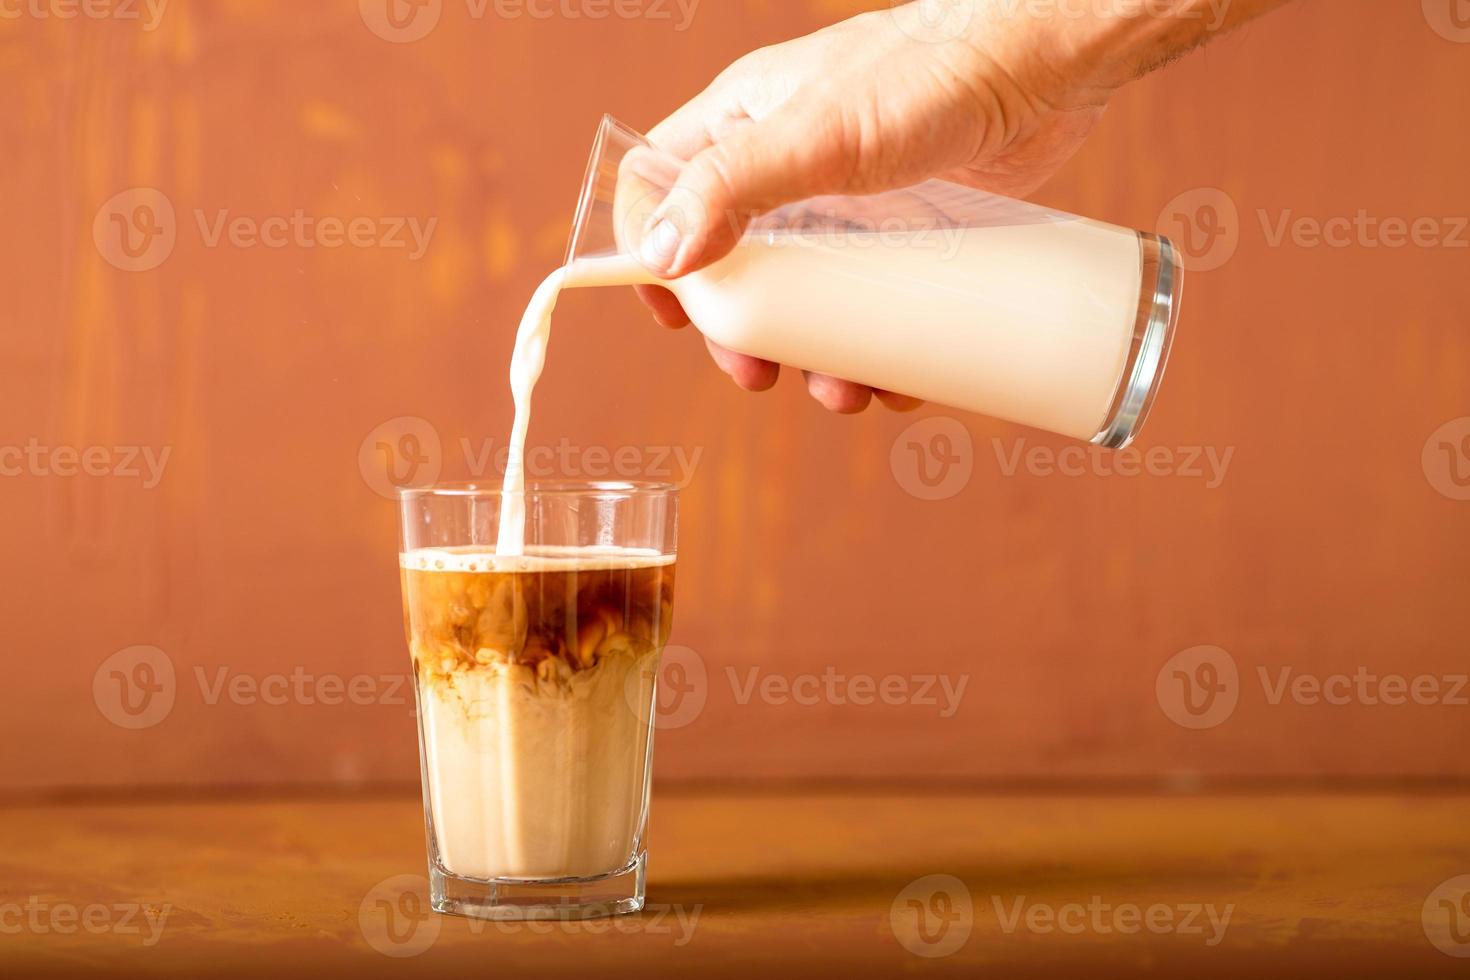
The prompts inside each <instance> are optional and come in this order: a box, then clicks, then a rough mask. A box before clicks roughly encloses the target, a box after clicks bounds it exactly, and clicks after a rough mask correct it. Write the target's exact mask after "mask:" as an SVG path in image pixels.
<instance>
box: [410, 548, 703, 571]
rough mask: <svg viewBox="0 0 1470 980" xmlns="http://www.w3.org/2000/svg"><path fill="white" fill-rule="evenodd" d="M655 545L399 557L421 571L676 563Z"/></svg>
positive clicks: (445, 551) (436, 551) (423, 552)
mask: <svg viewBox="0 0 1470 980" xmlns="http://www.w3.org/2000/svg"><path fill="white" fill-rule="evenodd" d="M674 558H675V556H674V555H665V554H661V553H659V552H658V551H657V550H655V549H653V548H618V547H614V546H612V545H591V546H585V547H569V546H555V545H544V546H534V547H532V548H530V549H528V550H527V553H526V554H522V555H497V554H496V553H495V549H494V548H492V547H484V546H477V545H472V546H469V547H463V548H416V549H414V550H413V551H408V552H404V553H402V554H400V555H399V556H398V564H399V567H401V568H407V569H410V570H412V571H420V572H460V573H464V572H498V573H502V574H503V573H506V572H598V571H618V570H621V569H631V568H655V567H658V566H661V565H672V564H674Z"/></svg>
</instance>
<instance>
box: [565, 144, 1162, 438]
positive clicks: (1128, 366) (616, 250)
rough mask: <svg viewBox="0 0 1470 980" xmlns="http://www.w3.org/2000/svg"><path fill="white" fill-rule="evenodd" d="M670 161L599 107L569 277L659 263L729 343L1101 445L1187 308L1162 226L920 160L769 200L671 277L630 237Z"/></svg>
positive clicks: (665, 190) (1140, 409)
mask: <svg viewBox="0 0 1470 980" xmlns="http://www.w3.org/2000/svg"><path fill="white" fill-rule="evenodd" d="M681 166H682V163H681V162H680V161H679V160H677V159H675V158H672V157H670V156H668V155H666V154H663V153H662V152H661V151H659V150H657V149H655V148H653V147H652V146H651V145H650V144H649V143H648V141H647V140H646V139H644V138H643V137H642V136H641V135H639V134H638V133H636V132H635V131H633V130H632V129H630V128H628V127H627V126H625V125H623V124H621V123H619V122H618V121H616V120H615V119H613V118H611V117H605V118H604V119H603V122H602V127H601V129H600V131H599V132H598V136H597V142H596V144H595V146H594V148H593V153H592V159H591V162H590V164H589V166H588V170H587V177H586V180H585V183H584V186H583V188H582V195H581V200H580V202H579V204H578V208H577V217H576V221H575V222H574V227H573V232H572V239H571V244H570V246H569V248H568V257H567V270H566V272H567V285H611V284H620V283H655V282H656V283H659V284H661V285H664V286H667V287H668V288H670V289H672V290H673V291H674V293H675V294H676V295H677V296H678V297H679V300H680V302H681V303H682V304H683V306H684V309H685V310H686V311H687V312H688V313H689V315H690V317H691V318H692V319H693V321H694V324H695V326H696V327H698V328H699V330H700V331H702V332H703V333H704V334H705V335H707V336H708V337H710V338H711V339H712V340H714V341H715V342H716V343H718V344H721V345H722V346H724V347H727V348H729V349H730V350H734V351H738V352H740V353H743V354H750V355H752V356H755V357H761V358H764V359H766V360H771V361H777V362H780V363H782V364H787V365H791V366H792V367H796V368H802V369H805V370H810V371H816V372H819V373H821V374H828V375H833V376H835V377H839V378H846V379H848V380H851V381H856V382H859V383H862V384H866V385H870V386H872V387H874V388H880V389H883V390H886V391H893V392H898V393H900V394H905V395H912V396H914V397H917V398H922V399H924V400H925V401H929V402H934V403H937V404H940V405H946V406H950V407H952V408H957V409H963V410H966V411H972V412H978V413H980V414H983V415H990V416H994V417H996V418H1001V419H1007V420H1009V421H1012V422H1019V423H1022V424H1025V425H1031V426H1035V427H1037V428H1040V429H1046V430H1048V431H1051V432H1056V433H1060V434H1062V435H1067V436H1072V437H1074V438H1077V439H1082V440H1087V441H1089V442H1093V443H1097V444H1099V445H1102V446H1108V447H1114V448H1116V447H1121V446H1126V445H1127V444H1128V443H1130V442H1131V441H1132V440H1133V438H1134V437H1135V436H1136V435H1137V434H1138V431H1139V429H1140V428H1141V427H1142V425H1143V422H1144V419H1145V417H1146V416H1147V414H1148V410H1149V408H1150V406H1151V405H1152V403H1153V399H1154V395H1155V393H1156V392H1157V391H1158V387H1159V382H1160V381H1161V379H1162V378H1163V374H1164V366H1165V363H1166V361H1167V359H1168V354H1169V344H1170V340H1171V338H1172V335H1173V332H1174V326H1175V323H1176V322H1177V319H1178V315H1179V300H1180V290H1181V286H1182V269H1181V268H1180V266H1179V264H1178V259H1177V253H1176V251H1175V249H1174V247H1173V245H1172V244H1171V243H1170V242H1169V240H1168V239H1167V238H1163V237H1160V236H1158V235H1152V234H1148V233H1146V232H1138V231H1131V230H1128V229H1125V228H1119V227H1116V226H1113V225H1108V224H1103V223H1101V222H1097V221H1092V220H1089V219H1087V218H1080V217H1077V216H1075V215H1070V214H1065V213H1062V212H1059V211H1052V210H1049V209H1046V208H1042V207H1038V206H1035V205H1032V204H1027V203H1024V202H1021V201H1014V200H1011V199H1009V198H1004V197H999V196H996V195H992V194H986V193H983V192H980V191H976V190H972V189H970V188H967V187H963V186H960V185H958V184H953V183H949V182H947V181H941V180H931V181H928V182H926V183H923V184H919V185H916V186H914V187H910V188H907V189H904V190H899V191H891V192H888V193H883V194H875V195H870V196H863V197H820V198H812V199H809V200H806V201H802V202H800V203H798V204H795V205H790V206H787V207H783V208H780V209H778V210H776V211H772V212H770V213H767V214H764V215H762V216H760V217H759V218H757V219H756V220H755V221H754V222H753V223H752V224H751V226H750V228H749V230H748V231H747V233H746V235H745V237H744V238H743V239H742V240H741V242H740V244H739V245H738V246H737V247H736V248H735V250H734V252H733V253H732V254H731V255H730V256H728V257H727V258H725V259H723V260H721V261H720V262H718V263H716V264H715V265H713V266H711V267H709V268H708V269H705V270H702V271H700V272H697V273H694V274H691V275H688V276H685V277H683V278H681V279H677V280H673V281H671V282H664V281H662V280H659V279H657V278H656V277H655V276H653V275H652V274H651V273H649V272H648V271H647V270H646V269H644V268H643V266H642V264H641V263H640V262H639V261H638V259H637V256H638V254H639V247H640V245H641V240H642V236H643V233H644V231H645V227H646V225H647V224H648V218H649V215H650V214H651V213H652V212H653V211H654V209H655V208H657V207H659V205H660V204H662V203H663V202H664V200H665V198H666V197H667V196H668V195H669V193H670V188H672V187H673V186H674V185H675V182H676V180H677V177H678V174H679V170H680V168H681ZM669 205H670V207H673V208H679V207H686V208H689V207H697V206H698V202H684V201H679V200H673V201H670V202H669Z"/></svg>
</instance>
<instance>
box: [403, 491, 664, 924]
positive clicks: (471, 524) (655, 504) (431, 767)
mask: <svg viewBox="0 0 1470 980" xmlns="http://www.w3.org/2000/svg"><path fill="white" fill-rule="evenodd" d="M501 497H502V491H501V490H500V489H499V488H495V489H485V488H480V487H475V486H463V487H441V488H433V489H425V490H419V489H411V490H404V491H402V494H401V509H402V537H403V547H402V552H401V554H400V558H399V564H400V570H401V577H402V582H403V608H404V624H405V629H406V632H407V636H408V644H409V650H410V653H411V655H412V658H413V665H414V671H415V676H416V687H417V696H418V718H419V746H420V764H421V767H422V773H423V791H424V817H425V828H426V833H427V838H428V852H429V881H430V892H431V898H432V902H433V906H434V908H435V909H436V910H437V911H440V912H452V913H457V914H462V915H472V916H478V917H484V918H497V919H525V918H560V919H579V918H588V917H592V916H598V915H608V914H614V913H618V912H631V911H636V910H638V909H641V908H642V907H643V893H644V876H645V867H646V861H647V852H646V832H647V825H648V799H649V766H650V762H651V758H652V749H653V739H652V734H653V713H654V708H655V679H656V673H657V667H658V661H659V655H660V653H661V651H662V649H663V646H664V643H665V642H666V641H667V639H668V634H669V628H670V625H671V622H672V619H671V615H672V608H673V595H674V567H675V564H674V563H675V541H676V534H677V501H676V491H675V489H674V488H673V487H671V486H666V485H661V484H631V483H596V484H561V485H539V486H538V485H532V486H529V487H527V488H526V490H525V491H524V499H523V501H520V502H518V506H516V507H515V508H513V510H514V511H515V512H517V513H523V514H524V521H525V533H524V543H523V546H522V547H521V548H520V549H518V550H519V552H520V553H518V554H514V555H506V554H504V553H503V552H499V553H498V552H497V548H496V542H497V537H498V531H499V526H498V525H499V521H500V518H501V514H502V510H503V508H502V499H501ZM519 504H523V505H524V506H523V507H522V506H519Z"/></svg>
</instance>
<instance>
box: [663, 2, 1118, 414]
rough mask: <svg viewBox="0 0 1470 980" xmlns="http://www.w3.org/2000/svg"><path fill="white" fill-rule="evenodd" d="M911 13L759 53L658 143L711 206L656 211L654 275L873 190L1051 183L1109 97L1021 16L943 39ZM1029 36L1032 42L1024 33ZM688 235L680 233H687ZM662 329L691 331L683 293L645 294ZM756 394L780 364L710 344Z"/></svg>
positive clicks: (841, 396)
mask: <svg viewBox="0 0 1470 980" xmlns="http://www.w3.org/2000/svg"><path fill="white" fill-rule="evenodd" d="M917 16H918V11H917V9H916V8H915V7H914V5H909V6H908V7H899V8H896V9H895V10H891V11H880V12H876V13H871V14H865V15H862V16H859V17H855V18H853V19H851V20H847V21H843V22H841V23H838V24H836V25H834V26H832V27H829V28H826V29H825V30H821V31H818V32H817V33H815V34H812V35H809V36H807V37H803V38H798V39H796V40H794V41H789V42H787V43H784V44H779V45H776V46H774V47H769V48H763V49H761V50H758V51H755V52H753V53H752V54H750V55H747V56H746V57H744V58H741V59H740V60H739V61H737V62H735V63H734V64H733V65H731V66H730V67H729V68H728V69H727V70H726V71H724V72H723V73H722V74H721V75H720V76H719V77H718V78H717V79H715V81H714V83H713V84H712V85H711V86H710V87H709V88H708V89H706V90H705V91H704V92H703V93H701V94H700V95H699V96H698V97H696V98H695V99H694V100H692V101H691V102H689V103H688V104H687V105H685V106H684V107H683V108H681V109H679V110H678V111H677V112H675V113H674V114H673V115H672V116H670V117H669V118H668V119H666V120H664V121H663V122H662V123H660V124H659V125H658V126H657V127H656V128H655V129H653V130H652V132H650V133H649V139H650V141H651V142H652V143H653V144H654V145H655V146H657V147H659V148H660V149H662V150H665V151H667V152H669V153H671V154H673V155H674V156H676V157H678V158H680V159H683V160H687V161H690V162H689V163H688V165H687V166H686V167H685V168H684V169H683V171H682V173H681V174H680V177H679V181H678V187H679V188H681V189H682V193H681V194H680V195H679V198H678V199H679V200H685V201H687V200H697V201H702V202H704V204H705V214H704V215H697V214H689V213H688V210H687V209H682V210H679V211H675V210H673V209H671V210H670V212H669V213H668V214H667V215H657V214H656V215H655V218H654V223H655V224H657V222H658V221H659V220H660V218H667V222H668V223H667V224H666V225H663V226H658V227H655V228H654V229H653V230H652V231H651V232H650V233H649V234H648V235H647V236H646V237H645V241H651V242H657V243H658V244H659V245H660V246H661V250H646V251H645V252H644V253H643V260H644V263H645V264H646V265H649V266H650V268H651V269H652V270H653V271H654V272H655V273H658V274H660V275H663V276H665V277H666V278H676V277H678V276H681V275H687V274H688V273H690V272H694V271H697V270H699V269H701V268H703V267H705V266H707V265H709V264H710V263H711V262H714V261H717V260H718V259H720V258H722V257H723V256H724V255H726V254H728V253H729V252H730V250H731V249H732V248H733V247H734V246H735V244H736V243H737V242H738V241H739V239H740V236H741V234H742V233H743V231H744V229H745V226H746V225H747V224H748V223H749V221H750V219H751V218H752V217H753V216H754V215H756V214H758V213H760V212H762V211H765V210H768V209H771V208H774V207H778V206H780V205H782V204H786V203H790V202H792V201H798V200H803V199H805V198H808V197H813V196H816V195H821V194H867V193H874V192H878V191H883V190H889V189H892V188H897V187H903V186H907V185H910V184H914V183H917V182H919V181H922V180H924V179H927V178H929V177H933V176H942V177H945V178H948V179H950V180H954V181H957V182H959V183H963V184H967V185H970V186H973V187H978V188H982V189H985V190H988V191H993V192H996V193H1000V194H1005V195H1008V196H1012V197H1018V196H1021V195H1024V194H1026V193H1028V192H1030V191H1032V190H1034V189H1035V188H1036V187H1037V186H1039V185H1040V184H1041V183H1043V182H1044V181H1045V180H1046V179H1047V178H1048V177H1050V176H1051V174H1052V173H1053V172H1054V171H1055V170H1056V169H1057V168H1058V167H1059V166H1061V164H1062V163H1064V162H1065V161H1066V160H1067V159H1068V158H1069V157H1070V156H1071V155H1072V154H1073V152H1075V150H1076V149H1077V147H1078V146H1079V145H1080V144H1081V142H1082V141H1083V139H1084V138H1085V137H1086V135H1087V134H1088V132H1090V131H1091V129H1092V127H1093V125H1094V124H1095V123H1096V122H1097V120H1098V117H1099V116H1100V115H1101V113H1102V106H1103V103H1104V101H1105V99H1106V95H1107V92H1108V89H1107V88H1106V87H1101V86H1099V87H1095V88H1093V89H1092V90H1090V91H1089V90H1087V89H1086V88H1085V87H1084V86H1081V85H1077V84H1075V83H1066V84H1064V83H1063V82H1062V81H1061V80H1059V79H1058V78H1056V77H1054V75H1053V74H1052V72H1051V71H1050V69H1048V68H1046V67H1045V66H1046V65H1047V64H1048V57H1047V55H1048V54H1049V46H1050V45H1051V43H1052V42H1051V39H1050V36H1049V35H1048V34H1047V33H1046V32H1044V31H1041V30H1039V29H1037V28H1036V27H1035V25H1032V24H1028V23H1026V22H1024V21H1018V20H1017V18H1015V17H1014V16H1010V17H1008V18H1007V17H1003V16H1001V15H999V14H997V15H995V16H994V19H993V20H992V22H990V23H980V24H976V23H972V24H971V25H970V29H969V30H967V31H966V32H965V33H964V34H963V35H961V36H959V37H956V38H953V39H945V40H942V41H935V40H933V39H927V38H929V35H928V34H927V33H926V31H925V30H924V29H923V25H922V24H920V23H918V22H917V21H916V20H915V18H916V17H917ZM1027 28H1029V33H1028V31H1027ZM681 224H683V225H687V227H679V225H681ZM639 292H640V295H641V296H642V297H643V299H644V301H645V302H646V303H647V304H648V305H649V306H650V307H651V308H652V310H653V314H654V317H655V319H657V320H658V321H659V322H660V323H662V324H664V325H665V326H669V327H682V326H684V325H686V324H687V323H688V322H689V317H688V315H687V314H686V313H685V312H684V310H683V308H682V307H681V306H680V304H679V301H678V300H677V299H676V298H675V297H674V294H673V293H672V292H670V291H669V290H667V289H664V288H662V287H656V286H644V287H639ZM706 343H707V344H708V346H709V350H710V354H711V356H712V357H713V358H714V361H715V363H716V364H717V365H719V367H720V368H721V369H722V370H724V371H725V373H727V374H729V375H730V376H731V377H732V378H733V379H734V380H735V382H736V384H738V385H740V386H741V387H743V388H746V389H749V390H751V391H762V390H765V389H767V388H770V387H771V386H772V385H774V384H775V383H776V379H777V376H778V375H779V372H780V366H779V365H776V364H773V363H771V362H769V361H763V360H760V359H758V358H754V357H749V356H746V355H744V354H738V353H735V352H733V351H729V350H726V349H725V348H723V347H720V346H719V345H717V344H715V343H714V342H712V341H708V340H707V341H706ZM806 383H807V387H808V389H809V391H810V392H811V394H812V396H813V397H814V398H816V400H817V401H818V402H820V403H821V404H822V405H824V406H825V407H827V408H828V409H831V410H832V411H836V412H858V411H862V410H863V409H864V408H866V407H867V405H868V404H869V402H870V400H871V399H872V397H873V396H874V395H875V394H876V395H877V397H878V399H879V400H880V401H882V402H883V403H884V404H886V405H888V406H889V407H891V408H895V409H898V410H906V409H910V408H913V407H915V406H917V405H918V404H919V402H918V401H917V400H915V399H912V398H909V397H907V396H904V395H899V394H894V393H890V392H883V391H878V392H874V391H873V390H872V389H870V388H868V387H866V386H864V385H859V384H854V383H853V382H850V381H843V380H840V379H837V378H831V377H827V376H825V375H820V374H813V373H808V374H807V375H806Z"/></svg>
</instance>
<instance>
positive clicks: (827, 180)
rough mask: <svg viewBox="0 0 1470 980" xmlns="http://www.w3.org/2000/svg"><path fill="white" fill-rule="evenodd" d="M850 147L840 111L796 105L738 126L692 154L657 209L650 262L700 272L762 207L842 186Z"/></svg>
mask: <svg viewBox="0 0 1470 980" xmlns="http://www.w3.org/2000/svg"><path fill="white" fill-rule="evenodd" d="M834 125H836V126H837V131H833V127H834ZM844 146H845V140H844V138H843V136H842V134H841V132H840V125H838V124H836V123H834V121H833V119H832V114H827V115H823V114H820V113H814V112H812V111H808V110H806V109H803V108H799V107H791V106H789V105H788V106H783V107H782V108H780V109H778V110H777V111H776V112H775V113H774V114H772V115H771V116H769V117H767V118H766V119H764V120H761V121H760V122H756V123H750V124H748V125H743V126H739V127H737V128H735V129H734V130H732V131H731V132H730V133H729V134H728V135H727V136H726V137H725V138H724V139H721V140H720V141H719V142H717V143H715V144H714V145H712V146H709V147H707V148H706V149H704V150H701V151H700V152H699V153H697V154H696V155H695V156H694V158H693V159H692V160H690V161H689V163H688V165H687V166H685V167H684V168H683V170H682V172H681V173H680V174H679V180H678V182H677V183H676V184H675V185H674V188H673V189H672V190H670V191H669V194H668V196H667V197H666V198H665V199H664V200H663V202H662V203H661V204H660V205H659V206H658V208H657V209H656V210H655V211H654V214H653V216H652V218H651V220H650V221H649V228H650V230H649V232H648V234H647V235H646V236H645V239H644V242H645V245H646V246H647V248H646V250H645V253H644V254H643V255H642V256H641V257H642V259H643V262H644V264H645V265H646V266H648V268H649V269H650V270H651V271H653V272H654V273H655V274H656V275H661V276H664V277H666V278H670V279H673V278H677V277H679V276H683V275H687V274H689V273H690V272H695V271H697V270H699V269H702V268H704V267H705V266H707V265H709V264H710V263H712V262H715V261H718V260H719V259H721V258H723V257H724V256H726V255H728V254H729V253H730V250H731V249H733V248H734V247H735V243H736V242H738V241H739V240H740V237H741V236H742V235H743V234H744V233H745V228H746V226H747V225H748V224H749V223H750V219H751V217H752V216H754V215H755V214H758V213H760V212H761V211H765V210H769V209H771V208H773V207H779V206H780V205H782V204H787V203H790V202H792V201H800V200H804V199H805V198H808V197H813V196H815V195H818V194H825V193H830V192H834V191H838V190H841V189H842V186H843V184H844V183H845V181H846V179H847V174H849V173H850V171H851V168H850V167H845V166H844V165H843V163H842V157H843V153H844V149H843V147H844Z"/></svg>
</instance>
